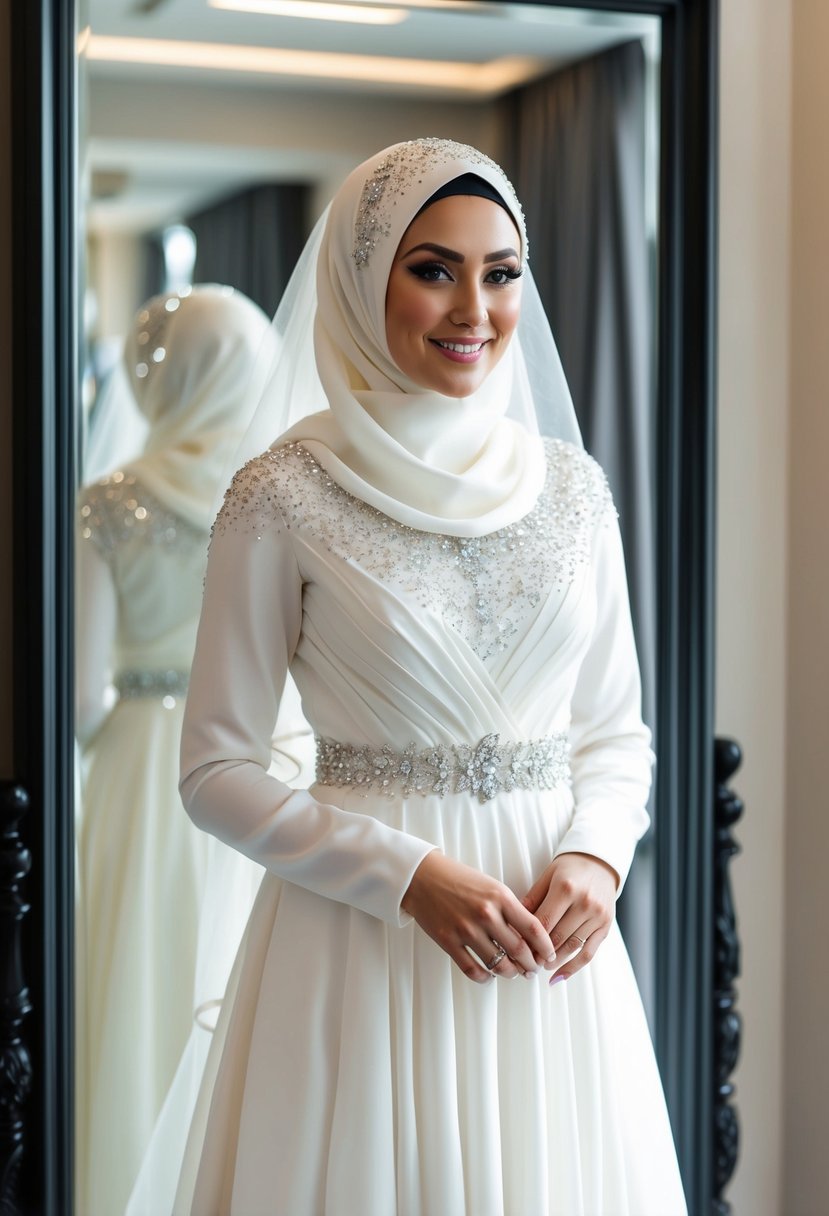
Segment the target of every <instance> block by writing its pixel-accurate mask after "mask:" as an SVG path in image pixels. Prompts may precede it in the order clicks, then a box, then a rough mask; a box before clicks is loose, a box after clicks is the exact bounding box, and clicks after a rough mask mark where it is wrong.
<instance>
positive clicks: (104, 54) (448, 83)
mask: <svg viewBox="0 0 829 1216" xmlns="http://www.w3.org/2000/svg"><path fill="white" fill-rule="evenodd" d="M87 59H88V60H90V61H92V60H96V61H98V62H109V63H136V64H146V65H148V66H155V67H174V68H194V69H201V70H203V71H204V70H206V71H220V72H255V73H259V74H260V75H266V76H291V77H300V78H301V77H305V78H306V79H313V80H348V81H361V82H368V83H371V84H382V85H390V86H394V85H397V86H400V85H402V86H405V87H407V88H412V89H427V90H431V91H440V92H445V93H446V92H448V93H467V94H470V95H473V96H476V97H487V96H489V97H492V96H495V95H496V94H498V93H502V92H504V90H506V89H509V88H515V87H517V86H518V85H519V84H523V83H525V82H526V81H527V80H529V79H531V78H532V77H533V76H535V75H537V74H538V73H539V72H540V71H541V69H542V67H543V62H542V61H541V60H538V59H533V58H530V57H528V56H518V55H511V56H504V57H503V58H500V59H492V60H490V61H489V62H487V63H458V62H452V61H449V60H445V59H440V60H434V59H396V58H393V57H391V56H386V55H346V54H339V53H335V52H329V51H294V50H284V49H282V48H280V47H264V46H262V47H260V46H238V45H235V44H230V43H221V42H183V41H178V40H176V41H172V40H167V39H161V38H116V37H109V36H108V35H104V34H93V35H92V37H91V38H90V40H89V47H88V49H87Z"/></svg>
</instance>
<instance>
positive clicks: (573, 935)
mask: <svg viewBox="0 0 829 1216" xmlns="http://www.w3.org/2000/svg"><path fill="white" fill-rule="evenodd" d="M570 941H571V942H578V943H579V950H581V948H582V946H586V945H587V938H586V937H579V935H578V934H577V933H571V934H570Z"/></svg>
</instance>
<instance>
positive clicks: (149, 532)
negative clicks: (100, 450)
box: [79, 471, 205, 559]
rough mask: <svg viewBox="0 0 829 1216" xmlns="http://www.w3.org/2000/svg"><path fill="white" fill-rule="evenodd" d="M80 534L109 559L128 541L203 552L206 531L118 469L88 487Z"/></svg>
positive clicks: (173, 549)
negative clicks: (174, 511) (181, 515)
mask: <svg viewBox="0 0 829 1216" xmlns="http://www.w3.org/2000/svg"><path fill="white" fill-rule="evenodd" d="M79 515H80V530H81V537H82V539H84V540H91V541H93V542H94V543H95V544H96V545H97V546H98V548H99V549H100V550H101V552H102V553H103V555H104V557H106V558H107V559H111V558H112V556H113V554H114V553H116V552H117V550H118V548H119V546H121V545H124V544H126V543H127V542H129V541H134V540H137V541H139V542H140V543H143V544H146V545H152V546H162V547H164V548H165V549H167V550H169V551H173V552H178V553H182V552H190V551H191V550H193V549H197V550H198V551H199V552H204V551H205V534H204V532H202V530H201V529H200V528H196V527H194V526H193V525H192V524H189V523H188V522H187V521H186V520H184V519H182V518H181V517H180V516H178V515H175V514H174V513H173V512H172V511H170V510H169V509H168V508H167V507H165V506H164V505H163V504H162V503H161V502H159V500H158V499H157V498H156V497H155V495H153V494H151V493H150V492H149V490H147V489H146V488H145V487H144V486H142V485H141V483H140V481H139V479H138V478H137V477H136V475H135V474H134V473H130V472H129V471H118V472H116V473H111V474H110V475H109V476H108V477H102V478H101V480H100V481H98V482H96V483H95V484H94V485H92V486H88V487H87V488H86V490H85V491H84V494H83V499H82V502H81V505H80V508H79Z"/></svg>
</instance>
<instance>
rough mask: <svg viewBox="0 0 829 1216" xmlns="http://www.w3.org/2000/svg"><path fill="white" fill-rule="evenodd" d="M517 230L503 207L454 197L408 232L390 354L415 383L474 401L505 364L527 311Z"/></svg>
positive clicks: (394, 289)
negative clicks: (521, 314) (496, 369)
mask: <svg viewBox="0 0 829 1216" xmlns="http://www.w3.org/2000/svg"><path fill="white" fill-rule="evenodd" d="M519 250H520V238H519V235H518V230H517V229H516V227H515V224H514V223H513V222H512V219H511V218H510V216H509V215H508V213H507V212H506V211H505V210H504V208H503V207H499V206H498V204H497V203H493V202H491V200H489V199H486V198H478V197H477V196H475V195H455V196H452V197H450V198H444V199H441V200H440V201H439V202H437V203H433V204H432V206H431V207H427V209H426V210H425V211H424V212H422V214H421V215H419V216H417V218H416V219H414V220H413V221H412V223H411V224H410V225H409V227H408V228H407V229H406V232H405V235H404V236H403V239H402V241H401V242H400V245H399V246H398V249H397V253H396V254H395V258H394V263H393V264H392V268H391V273H390V275H389V282H388V287H387V288H386V340H387V342H388V346H389V353H390V354H391V357H392V359H393V360H394V362H395V363H396V364H397V366H398V367H399V368H400V370H401V371H402V372H404V373H405V374H406V375H407V376H408V377H409V379H411V380H413V381H414V382H415V384H419V385H421V386H422V387H423V388H426V389H432V390H434V391H436V392H439V393H443V394H444V395H445V396H447V397H468V396H469V395H470V393H474V392H475V390H476V389H478V388H480V386H481V384H483V382H484V380H485V379H486V377H487V376H488V375H489V373H490V372H491V371H492V369H493V368H494V367H495V365H496V363H498V361H499V360H500V359H501V357H502V356H503V354H504V351H505V350H506V349H507V346H508V345H509V341H510V338H511V337H512V335H513V332H514V330H515V327H516V325H517V324H518V316H519V312H520V308H521V279H520V274H521V259H520V256H519Z"/></svg>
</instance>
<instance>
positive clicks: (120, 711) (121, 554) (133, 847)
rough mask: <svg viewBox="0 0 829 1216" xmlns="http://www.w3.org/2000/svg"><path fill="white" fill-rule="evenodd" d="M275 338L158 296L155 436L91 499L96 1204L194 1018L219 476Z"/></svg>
mask: <svg viewBox="0 0 829 1216" xmlns="http://www.w3.org/2000/svg"><path fill="white" fill-rule="evenodd" d="M217 334H218V335H219V336H218V337H217ZM270 341H271V332H270V323H269V321H268V319H267V318H266V317H265V316H264V314H262V313H261V311H260V310H259V309H258V308H256V306H255V305H253V304H252V303H251V302H250V301H249V300H247V299H246V298H245V297H244V296H241V295H239V294H238V293H235V292H232V291H231V290H230V289H229V288H222V287H213V286H210V287H196V288H193V289H191V290H190V291H188V292H186V293H182V294H181V295H179V294H178V293H172V294H168V295H165V296H161V297H157V298H155V299H154V300H153V301H150V302H148V304H147V305H146V306H145V307H144V308H143V309H142V310H141V312H140V313H139V314H138V316H137V318H136V322H135V326H134V330H133V332H132V333H131V334H130V336H129V338H128V340H127V343H126V353H125V370H126V371H127V373H128V375H129V376H130V377H131V379H132V385H133V392H134V394H135V403H137V404H138V406H139V407H140V409H141V410H142V412H143V413H144V415H145V416H146V419H147V423H148V428H147V439H146V445H145V449H144V452H143V453H142V454H141V455H140V456H138V457H136V459H135V460H133V461H131V462H130V463H129V464H128V465H127V466H126V467H124V468H120V469H117V470H115V471H113V472H111V473H109V474H108V475H107V476H104V477H102V478H100V479H99V480H97V481H95V482H94V483H92V484H90V485H88V486H86V487H85V488H84V489H83V490H82V491H81V493H80V497H79V505H78V533H79V534H78V545H77V549H78V554H77V561H78V568H77V585H78V613H77V618H78V638H77V702H78V721H77V731H78V739H79V743H80V745H81V749H82V757H81V768H82V774H83V776H82V781H81V796H80V811H79V815H78V825H77V826H78V831H77V906H76V921H77V929H76V958H77V966H76V975H77V982H76V991H77V1007H76V1022H77V1036H76V1039H77V1070H76V1075H77V1086H76V1088H77V1133H76V1141H77V1153H76V1175H77V1190H76V1208H77V1211H78V1212H79V1213H82V1214H83V1216H119V1214H122V1213H123V1212H124V1211H125V1208H126V1204H127V1200H128V1198H129V1195H130V1191H131V1189H132V1186H133V1183H134V1180H135V1176H136V1174H137V1171H138V1168H139V1166H140V1163H141V1160H142V1158H143V1156H144V1153H145V1152H146V1148H147V1143H148V1141H149V1137H150V1134H151V1132H152V1129H153V1127H154V1125H155V1123H156V1119H157V1117H158V1114H159V1110H160V1108H161V1105H162V1102H163V1101H164V1098H165V1096H166V1094H167V1091H168V1088H169V1086H170V1082H171V1080H172V1078H173V1075H174V1073H175V1071H176V1068H177V1066H178V1064H179V1060H180V1057H181V1054H182V1051H183V1049H184V1046H185V1043H186V1042H187V1039H188V1036H189V1035H190V1033H191V1027H192V1025H193V1018H194V1008H195V1004H196V1001H197V995H196V961H197V960H196V954H197V942H198V933H199V923H200V917H201V911H202V896H203V891H204V884H205V875H206V873H207V871H208V867H209V866H210V865H211V862H212V859H213V857H214V855H215V853H216V850H217V849H218V848H219V846H218V842H215V841H212V840H210V839H209V838H208V837H206V836H205V835H204V834H203V833H201V832H199V831H197V830H196V829H195V828H194V827H193V825H192V824H191V823H190V822H189V821H188V819H187V817H186V815H185V814H184V813H183V811H182V808H181V800H180V797H179V794H178V788H177V784H178V783H177V774H178V765H179V741H180V736H181V723H182V716H183V712H184V704H185V698H186V694H187V686H188V680H189V672H190V663H191V660H192V656H193V648H194V645H195V638H196V628H197V624H198V618H199V612H200V609H201V599H202V588H203V580H204V572H205V567H206V563H207V547H208V540H209V528H210V523H211V522H212V516H213V503H214V499H215V496H216V494H217V493H218V490H219V481H218V478H219V473H220V471H221V468H222V466H223V463H224V461H225V460H226V445H227V444H228V443H230V444H235V443H238V441H239V436H240V434H241V433H242V432H243V430H244V428H245V426H246V425H247V422H248V421H249V413H250V411H249V409H248V411H247V412H244V410H245V401H246V396H245V389H246V385H247V382H248V379H249V377H250V374H251V370H252V368H253V366H254V364H255V360H256V358H257V355H258V354H259V352H260V348H261V346H262V343H263V342H265V343H270ZM217 360H218V367H219V369H220V370H219V372H218V373H217ZM135 403H133V405H132V408H133V410H134V409H135ZM114 424H115V429H116V430H117V418H116V419H114ZM108 686H109V691H110V693H111V694H112V695H111V696H108V695H107V694H108ZM113 697H114V705H113ZM239 860H240V863H241V861H242V860H243V859H241V858H240V859H239ZM245 865H246V867H247V878H246V883H247V890H248V894H247V898H246V901H244V902H243V908H244V914H246V913H247V912H248V911H249V908H250V903H251V902H252V896H253V892H254V891H255V885H258V879H259V871H258V867H254V866H253V865H252V864H251V863H247V862H246V863H245ZM243 886H244V883H243ZM237 914H239V913H238V911H237ZM229 915H230V913H229ZM243 923H244V922H243ZM240 934H241V929H240V930H239V935H240ZM235 944H236V945H238V936H237V940H236V942H235ZM219 995H221V994H220V993H219Z"/></svg>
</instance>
